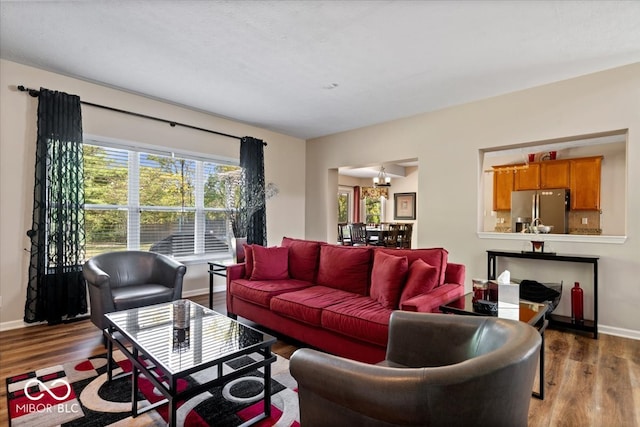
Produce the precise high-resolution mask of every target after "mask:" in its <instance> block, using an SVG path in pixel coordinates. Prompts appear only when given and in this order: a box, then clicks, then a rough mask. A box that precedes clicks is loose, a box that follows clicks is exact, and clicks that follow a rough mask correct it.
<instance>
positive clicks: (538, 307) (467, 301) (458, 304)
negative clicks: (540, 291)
mask: <svg viewBox="0 0 640 427" xmlns="http://www.w3.org/2000/svg"><path fill="white" fill-rule="evenodd" d="M473 303H474V297H473V293H472V292H470V293H468V294H466V295H463V296H461V297H460V298H458V299H456V300H454V301H451V302H450V303H448V304H445V305H441V306H440V311H441V312H443V313H452V314H462V315H468V316H487V315H488V314H486V312H482V311H479V310H478V306H477V305H476V306H475V307H474V304H473ZM496 304H498V302H496ZM548 309H549V304H547V303H545V302H542V303H538V302H531V301H524V300H521V301H520V304H519V306H518V307H516V308H511V307H509V308H506V309H503V308H500V306H498V310H497V313H496V315H497V316H496V317H500V318H506V319H514V320H519V321H521V322H525V323H528V324H530V325H531V326H533V327H534V328H536V329H537V330H538V332H539V333H540V337H541V338H542V345H541V346H540V367H539V372H538V379H539V383H540V384H539V392H534V393H533V396H534V397H537V398H538V399H541V400H544V331H545V330H546V329H547V326H548V325H549V320H547V318H546V313H547V310H548ZM501 311H502V312H501Z"/></svg>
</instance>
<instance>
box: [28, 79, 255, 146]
mask: <svg viewBox="0 0 640 427" xmlns="http://www.w3.org/2000/svg"><path fill="white" fill-rule="evenodd" d="M17 88H18V90H19V91H20V92H28V93H29V95H31V96H32V97H34V98H36V97H37V96H38V95H39V94H40V91H39V90H37V89H31V88H28V87H24V86H23V85H19V86H17ZM80 103H81V104H84V105H89V106H91V107H96V108H102V109H103V110H109V111H115V112H116V113H122V114H128V115H130V116H135V117H141V118H143V119H149V120H155V121H157V122H162V123H168V124H169V126H171V127H176V126H182V127H185V128H189V129H194V130H199V131H201V132H208V133H213V134H215V135H220V136H226V137H227V138H233V139H237V140H241V139H242V137H240V136H236V135H230V134H228V133H223V132H217V131H215V130H211V129H205V128H201V127H198V126H192V125H187V124H185V123H179V122H174V121H171V120H166V119H161V118H159V117H153V116H148V115H146V114H140V113H135V112H133V111H127V110H121V109H119V108H113V107H108V106H106V105H100V104H94V103H93V102H87V101H82V100H80ZM262 144H264V145H265V146H266V145H267V143H266V142H263V143H262Z"/></svg>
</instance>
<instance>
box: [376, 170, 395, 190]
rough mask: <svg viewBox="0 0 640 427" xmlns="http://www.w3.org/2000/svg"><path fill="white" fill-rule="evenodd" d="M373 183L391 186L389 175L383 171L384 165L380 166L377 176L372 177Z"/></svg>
mask: <svg viewBox="0 0 640 427" xmlns="http://www.w3.org/2000/svg"><path fill="white" fill-rule="evenodd" d="M373 185H375V186H376V187H391V177H390V176H388V175H387V174H386V172H385V171H384V166H380V172H378V176H374V177H373Z"/></svg>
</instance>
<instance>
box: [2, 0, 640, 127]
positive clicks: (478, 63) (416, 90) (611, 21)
mask: <svg viewBox="0 0 640 427" xmlns="http://www.w3.org/2000/svg"><path fill="white" fill-rule="evenodd" d="M0 16H1V22H0V24H1V25H0V56H1V57H2V58H4V59H7V60H10V61H15V62H19V63H23V64H27V65H31V66H35V67H38V68H42V69H46V70H50V71H54V72H57V73H61V74H64V75H68V76H73V77H77V78H80V79H84V80H88V81H92V82H97V83H101V84H104V85H107V86H112V87H116V88H120V89H123V90H126V91H130V92H134V93H138V94H143V95H146V96H149V97H152V98H155V99H161V100H165V101H168V102H171V103H175V104H179V105H184V106H188V107H190V108H193V109H197V110H202V111H206V112H210V113H213V114H216V115H219V116H224V117H228V118H232V119H234V120H239V121H242V122H246V123H250V124H253V125H256V126H260V127H264V128H267V129H272V130H275V131H279V132H282V133H285V134H289V135H292V136H297V137H300V138H305V139H307V138H312V137H317V136H322V135H327V134H332V133H336V132H340V131H344V130H349V129H354V128H358V127H362V126H366V125H370V124H374V123H380V122H384V121H388V120H392V119H396V118H401V117H406V116H410V115H414V114H418V113H422V112H428V111H433V110H436V109H441V108H444V107H448V106H452V105H457V104H462V103H465V102H470V101H474V100H478V99H482V98H487V97H491V96H495V95H500V94H504V93H508V92H513V91H516V90H521V89H525V88H529V87H533V86H538V85H541V84H545V83H550V82H553V81H558V80H563V79H567V78H571V77H575V76H579V75H584V74H588V73H593V72H597V71H600V70H604V69H608V68H614V67H617V66H621V65H625V64H629V63H634V62H640V25H638V23H639V22H640V1H528V2H527V1H261V2H259V1H229V2H227V1H222V2H218V1H159V0H158V1H145V0H139V1H108V2H106V1H101V2H90V1H85V2H80V1H73V2H72V1H5V0H2V2H1V3H0ZM21 83H23V82H17V81H16V82H2V84H6V85H17V84H21ZM335 85H337V86H335ZM333 86H335V87H333ZM51 89H56V88H51ZM78 95H80V96H82V94H78ZM88 101H91V102H100V100H88Z"/></svg>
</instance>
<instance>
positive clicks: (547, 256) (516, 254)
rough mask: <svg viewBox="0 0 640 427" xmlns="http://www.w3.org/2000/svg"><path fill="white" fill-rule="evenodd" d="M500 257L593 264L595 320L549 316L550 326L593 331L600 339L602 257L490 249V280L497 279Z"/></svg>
mask: <svg viewBox="0 0 640 427" xmlns="http://www.w3.org/2000/svg"><path fill="white" fill-rule="evenodd" d="M498 257H503V258H522V259H537V260H544V261H560V262H577V263H582V264H591V265H592V266H593V320H587V319H585V320H584V321H583V322H580V323H576V322H573V321H572V320H571V317H567V316H560V315H558V314H553V313H552V314H549V315H548V316H547V317H548V319H549V326H558V327H562V328H567V329H573V330H576V331H584V332H592V333H593V338H594V339H598V260H599V259H600V257H597V256H591V255H566V254H565V255H561V254H552V253H544V252H522V251H502V250H488V251H487V277H488V278H489V280H495V279H496V272H497V270H498V265H497V264H498V262H497V259H496V258H498Z"/></svg>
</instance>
